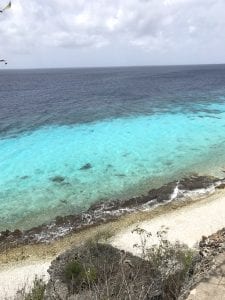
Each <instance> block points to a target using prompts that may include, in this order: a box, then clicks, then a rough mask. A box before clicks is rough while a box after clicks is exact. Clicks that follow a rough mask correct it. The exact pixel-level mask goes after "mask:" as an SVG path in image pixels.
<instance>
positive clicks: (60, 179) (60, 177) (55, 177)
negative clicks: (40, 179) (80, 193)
mask: <svg viewBox="0 0 225 300" xmlns="http://www.w3.org/2000/svg"><path fill="white" fill-rule="evenodd" d="M50 180H51V181H53V182H56V183H62V182H63V181H64V180H65V177H63V176H54V177H52V178H50Z"/></svg>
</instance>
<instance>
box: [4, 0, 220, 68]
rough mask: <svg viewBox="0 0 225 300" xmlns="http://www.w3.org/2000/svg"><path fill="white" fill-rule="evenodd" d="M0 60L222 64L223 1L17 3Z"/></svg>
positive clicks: (26, 64) (7, 16)
mask: <svg viewBox="0 0 225 300" xmlns="http://www.w3.org/2000/svg"><path fill="white" fill-rule="evenodd" d="M7 3H8V0H0V7H4V5H6V4H7ZM0 58H5V59H7V60H8V63H9V64H8V66H7V68H45V67H46V68H48V67H97V66H98V67H102V66H135V65H171V64H172V65H175V64H210V63H224V62H225V0H12V8H11V9H9V10H7V11H5V12H4V13H3V14H0ZM3 67H4V66H3V65H2V66H1V68H3ZM4 68H5V67H4Z"/></svg>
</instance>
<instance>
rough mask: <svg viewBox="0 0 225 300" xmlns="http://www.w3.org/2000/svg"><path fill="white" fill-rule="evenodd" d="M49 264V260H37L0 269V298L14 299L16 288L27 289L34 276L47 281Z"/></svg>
mask: <svg viewBox="0 0 225 300" xmlns="http://www.w3.org/2000/svg"><path fill="white" fill-rule="evenodd" d="M49 265H50V261H40V262H39V261H37V262H30V263H29V264H28V263H27V264H21V263H20V264H18V265H11V266H8V267H7V268H6V269H3V270H0V299H1V300H3V299H4V300H5V299H7V300H8V299H10V300H11V299H15V297H16V293H17V291H18V290H20V289H22V288H23V287H26V289H29V287H30V286H31V284H32V282H33V280H34V279H35V276H37V277H38V278H42V279H43V280H45V281H47V280H48V273H47V269H48V268H49Z"/></svg>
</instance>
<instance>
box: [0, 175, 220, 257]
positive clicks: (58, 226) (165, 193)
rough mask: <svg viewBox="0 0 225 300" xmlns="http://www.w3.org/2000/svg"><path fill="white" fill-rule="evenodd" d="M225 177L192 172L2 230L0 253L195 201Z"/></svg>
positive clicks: (49, 241)
mask: <svg viewBox="0 0 225 300" xmlns="http://www.w3.org/2000/svg"><path fill="white" fill-rule="evenodd" d="M224 186H225V178H222V179H220V178H216V177H212V176H200V175H192V176H190V177H186V178H183V179H181V180H179V181H172V182H169V183H167V184H164V185H162V186H161V187H159V188H154V189H151V190H149V191H148V192H147V194H145V195H141V196H136V197H132V198H127V199H124V200H111V201H103V202H97V203H95V204H93V205H92V206H91V207H90V208H89V209H88V210H87V211H85V212H82V213H81V214H73V215H67V216H58V217H56V218H55V219H54V220H53V221H51V222H50V223H47V224H42V225H40V226H37V227H34V228H31V229H28V230H23V231H22V230H20V229H15V230H14V231H10V230H5V231H1V232H0V253H1V251H4V250H6V248H7V250H8V249H10V248H14V247H18V246H19V245H23V246H26V245H30V244H46V243H51V242H54V241H57V240H59V239H62V238H64V237H66V236H68V235H70V234H73V233H76V232H77V233H78V232H81V231H83V230H86V229H87V230H89V229H91V228H92V227H96V226H99V225H102V224H106V223H110V222H114V221H117V220H118V219H119V218H121V217H123V216H126V215H128V216H130V215H132V214H133V213H139V212H145V211H151V210H154V209H155V208H156V207H157V206H164V205H167V204H168V203H171V202H174V201H180V202H184V201H188V200H189V199H192V200H193V201H196V200H199V199H200V198H201V197H206V196H207V195H210V194H212V193H214V192H215V191H216V189H223V188H224Z"/></svg>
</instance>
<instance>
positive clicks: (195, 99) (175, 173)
mask: <svg viewBox="0 0 225 300" xmlns="http://www.w3.org/2000/svg"><path fill="white" fill-rule="evenodd" d="M224 171H225V65H210V66H165V67H124V68H122V67H121V68H119V67H118V68H86V69H72V68H71V69H40V70H0V212H1V216H0V230H6V229H10V230H13V229H15V228H20V229H28V228H31V227H32V226H38V225H40V224H42V223H45V222H49V221H51V220H53V219H54V218H55V217H56V216H65V215H69V214H76V213H80V212H84V211H86V210H87V209H88V208H89V207H90V206H91V205H92V204H93V203H96V202H98V201H106V202H107V201H109V200H112V199H128V198H129V197H134V196H138V195H143V194H145V193H146V192H147V191H148V190H150V189H152V188H156V187H160V186H162V185H163V184H166V183H168V182H171V181H174V180H180V179H181V178H183V177H188V176H191V175H192V174H200V175H214V176H218V177H220V178H222V177H223V175H224Z"/></svg>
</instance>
